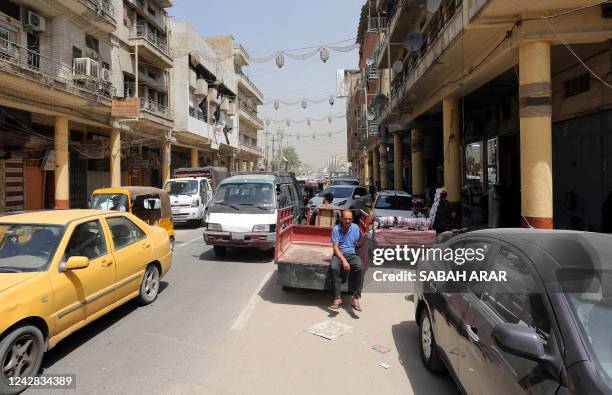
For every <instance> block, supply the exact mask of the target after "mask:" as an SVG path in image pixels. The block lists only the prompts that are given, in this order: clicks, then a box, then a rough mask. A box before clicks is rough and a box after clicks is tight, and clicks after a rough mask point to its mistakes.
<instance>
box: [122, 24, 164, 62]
mask: <svg viewBox="0 0 612 395" xmlns="http://www.w3.org/2000/svg"><path fill="white" fill-rule="evenodd" d="M131 37H132V38H142V39H144V40H145V41H147V42H149V43H150V44H151V45H153V46H154V47H155V48H157V49H158V50H160V51H161V52H163V53H164V55H166V56H168V57H170V52H169V51H168V41H167V40H166V37H163V36H159V35H158V34H157V31H155V30H153V29H151V28H149V26H148V25H136V26H134V27H133V28H132V35H131Z"/></svg>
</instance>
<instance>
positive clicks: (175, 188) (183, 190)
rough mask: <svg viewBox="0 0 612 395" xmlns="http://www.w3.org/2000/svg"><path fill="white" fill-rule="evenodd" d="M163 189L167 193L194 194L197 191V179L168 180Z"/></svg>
mask: <svg viewBox="0 0 612 395" xmlns="http://www.w3.org/2000/svg"><path fill="white" fill-rule="evenodd" d="M164 190H165V191H166V192H168V194H169V195H196V194H197V193H198V181H197V180H180V181H178V180H177V181H168V182H167V183H166V185H164Z"/></svg>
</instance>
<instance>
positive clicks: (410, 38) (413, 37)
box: [404, 32, 423, 52]
mask: <svg viewBox="0 0 612 395" xmlns="http://www.w3.org/2000/svg"><path fill="white" fill-rule="evenodd" d="M422 46H423V35H422V34H421V33H419V32H412V33H410V34H408V35H407V36H406V39H405V40H404V47H405V48H406V49H407V50H408V51H409V52H416V51H418V50H419V49H421V47H422Z"/></svg>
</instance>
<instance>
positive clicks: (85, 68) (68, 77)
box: [0, 39, 115, 106]
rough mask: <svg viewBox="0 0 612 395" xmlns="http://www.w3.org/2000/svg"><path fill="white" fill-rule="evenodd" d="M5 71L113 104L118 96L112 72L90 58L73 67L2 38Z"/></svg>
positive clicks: (1, 62)
mask: <svg viewBox="0 0 612 395" xmlns="http://www.w3.org/2000/svg"><path fill="white" fill-rule="evenodd" d="M0 68H1V69H2V70H3V73H2V74H5V75H8V76H17V77H20V78H24V79H27V80H29V81H34V82H38V83H40V84H42V85H44V87H45V88H51V89H53V90H59V91H63V92H65V93H68V94H72V95H78V96H80V97H82V98H84V99H88V100H92V101H95V102H98V103H103V104H105V105H109V106H110V103H111V98H112V97H113V96H114V95H115V88H114V87H113V85H112V83H111V82H110V71H109V70H106V69H102V68H101V67H100V65H99V64H98V62H96V61H94V60H93V59H89V58H78V59H75V60H74V64H73V66H72V67H71V66H69V65H66V64H64V63H61V62H58V61H56V60H53V59H51V58H48V57H46V56H44V55H41V54H40V53H38V52H35V51H32V50H29V49H27V48H24V47H22V46H20V45H19V44H17V43H14V42H11V41H8V40H5V39H0Z"/></svg>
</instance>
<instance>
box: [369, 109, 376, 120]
mask: <svg viewBox="0 0 612 395" xmlns="http://www.w3.org/2000/svg"><path fill="white" fill-rule="evenodd" d="M367 116H368V121H373V120H374V118H376V114H374V113H373V112H370V111H368V115H367Z"/></svg>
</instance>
